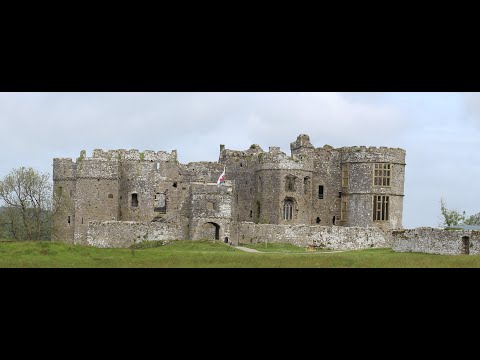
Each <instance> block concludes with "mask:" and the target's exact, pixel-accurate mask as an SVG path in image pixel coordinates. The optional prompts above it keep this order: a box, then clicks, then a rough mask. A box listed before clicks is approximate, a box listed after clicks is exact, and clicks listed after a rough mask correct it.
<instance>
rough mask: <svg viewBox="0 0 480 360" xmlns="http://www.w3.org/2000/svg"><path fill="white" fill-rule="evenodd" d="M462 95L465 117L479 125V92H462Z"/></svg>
mask: <svg viewBox="0 0 480 360" xmlns="http://www.w3.org/2000/svg"><path fill="white" fill-rule="evenodd" d="M463 97H464V104H465V114H466V116H467V119H469V120H470V121H471V122H473V123H474V124H476V125H478V126H480V93H478V92H477V93H464V94H463Z"/></svg>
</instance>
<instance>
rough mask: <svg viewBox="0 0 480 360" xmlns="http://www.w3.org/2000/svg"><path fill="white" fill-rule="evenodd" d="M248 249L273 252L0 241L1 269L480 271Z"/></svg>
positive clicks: (456, 259)
mask: <svg viewBox="0 0 480 360" xmlns="http://www.w3.org/2000/svg"><path fill="white" fill-rule="evenodd" d="M248 246H249V247H253V248H256V249H257V250H259V251H265V250H267V251H270V252H274V253H268V252H267V253H262V254H258V253H246V252H243V251H240V250H238V249H235V248H233V247H230V246H228V245H225V244H222V243H219V242H216V243H215V242H212V241H195V242H193V241H173V242H171V244H169V245H165V246H160V247H149V246H146V247H145V248H142V249H136V250H132V249H97V248H93V247H85V246H79V245H67V244H59V243H52V242H0V268H134V267H146V268H157V267H160V268H423V267H433V268H440V267H480V256H444V255H427V254H412V253H406V254H405V253H403V254H400V253H395V252H393V251H392V250H390V249H371V250H361V251H348V252H342V253H317V252H306V251H305V249H303V248H296V247H293V246H292V245H272V244H269V245H268V246H267V248H265V245H264V244H259V245H248ZM278 252H285V253H278ZM287 252H288V253H287Z"/></svg>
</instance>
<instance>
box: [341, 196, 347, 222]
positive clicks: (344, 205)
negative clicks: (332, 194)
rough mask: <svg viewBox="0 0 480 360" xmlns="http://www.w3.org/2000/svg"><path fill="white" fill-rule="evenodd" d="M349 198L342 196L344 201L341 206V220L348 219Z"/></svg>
mask: <svg viewBox="0 0 480 360" xmlns="http://www.w3.org/2000/svg"><path fill="white" fill-rule="evenodd" d="M347 205H348V203H347V198H346V197H344V198H342V203H341V206H340V221H347Z"/></svg>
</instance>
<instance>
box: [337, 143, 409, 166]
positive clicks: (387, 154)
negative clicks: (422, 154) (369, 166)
mask: <svg viewBox="0 0 480 360" xmlns="http://www.w3.org/2000/svg"><path fill="white" fill-rule="evenodd" d="M337 150H339V151H340V152H341V154H342V162H344V163H361V162H371V163H374V162H379V163H392V164H398V165H405V155H406V151H405V150H403V149H399V148H388V147H366V146H353V147H343V148H339V149H337Z"/></svg>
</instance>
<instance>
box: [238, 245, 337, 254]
mask: <svg viewBox="0 0 480 360" xmlns="http://www.w3.org/2000/svg"><path fill="white" fill-rule="evenodd" d="M235 249H238V250H242V251H245V252H249V253H257V254H300V255H301V254H334V253H342V252H345V251H344V250H338V251H312V252H304V253H303V252H294V251H292V252H281V251H258V250H255V249H250V248H246V247H242V246H235Z"/></svg>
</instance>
